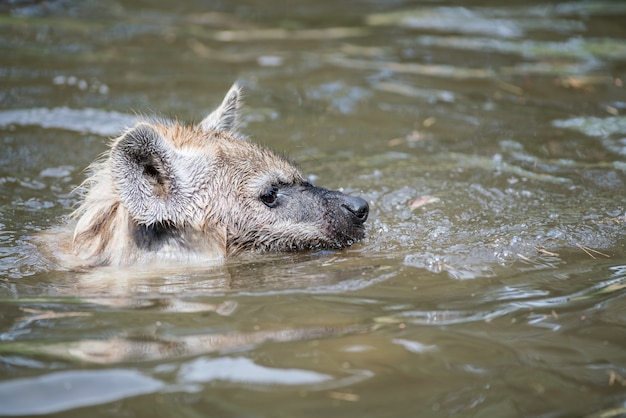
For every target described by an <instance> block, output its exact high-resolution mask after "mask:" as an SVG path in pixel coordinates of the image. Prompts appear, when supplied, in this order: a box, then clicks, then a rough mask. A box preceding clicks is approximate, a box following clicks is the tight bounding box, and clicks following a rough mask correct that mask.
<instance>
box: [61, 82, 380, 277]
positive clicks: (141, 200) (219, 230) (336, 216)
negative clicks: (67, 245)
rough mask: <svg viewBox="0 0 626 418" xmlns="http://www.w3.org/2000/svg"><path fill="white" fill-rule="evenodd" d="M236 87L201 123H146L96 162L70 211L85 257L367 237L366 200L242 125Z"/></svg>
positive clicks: (190, 254)
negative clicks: (320, 180)
mask: <svg viewBox="0 0 626 418" xmlns="http://www.w3.org/2000/svg"><path fill="white" fill-rule="evenodd" d="M239 96H240V91H239V89H238V87H237V86H236V85H235V86H233V87H232V88H231V89H230V91H229V92H228V94H227V95H226V97H225V98H224V101H223V102H222V104H221V105H220V106H219V107H218V108H217V109H216V110H215V111H214V112H213V113H211V114H210V115H209V116H207V117H206V118H205V119H204V120H203V121H202V122H201V123H200V124H198V125H197V126H183V125H181V124H179V123H178V122H143V123H139V124H138V125H136V126H135V127H133V128H131V129H129V130H127V131H126V132H125V133H124V134H123V135H122V136H121V137H119V138H117V139H115V140H114V141H113V143H112V145H111V149H110V151H109V152H108V153H107V154H106V155H105V157H104V159H103V160H102V161H101V162H99V163H95V164H94V166H93V175H92V177H91V178H90V179H88V180H87V182H86V185H85V200H84V202H83V203H82V205H81V206H80V207H79V209H78V210H77V211H76V212H75V214H74V216H75V217H76V218H77V219H78V221H77V224H76V229H75V231H74V240H73V249H74V253H75V254H76V255H78V256H79V257H80V258H81V259H82V260H84V261H85V263H86V264H89V265H103V264H118V265H120V264H131V263H134V262H140V261H150V260H168V259H179V260H197V259H204V258H223V257H226V256H230V255H234V254H237V253H240V252H244V251H281V250H296V249H316V248H343V247H346V246H349V245H351V244H352V243H354V242H356V241H358V240H359V239H361V238H363V235H364V226H363V224H364V222H365V220H366V219H367V215H368V205H367V202H366V201H365V200H363V199H360V198H358V197H352V196H348V195H345V194H343V193H341V192H338V191H333V190H327V189H323V188H320V187H316V186H314V185H312V184H311V183H309V182H308V181H307V179H306V178H305V177H304V176H303V175H302V174H301V173H300V171H299V170H298V169H297V168H296V167H295V166H294V165H293V164H291V163H290V162H289V161H287V160H286V159H285V158H283V157H281V156H279V155H276V154H274V153H272V152H270V151H268V150H267V149H264V148H262V147H260V146H258V145H256V144H253V143H250V142H248V141H247V140H246V139H245V138H243V137H242V136H241V135H239V134H238V133H237V131H236V129H235V128H236V122H237V111H238V107H239V103H240V102H239Z"/></svg>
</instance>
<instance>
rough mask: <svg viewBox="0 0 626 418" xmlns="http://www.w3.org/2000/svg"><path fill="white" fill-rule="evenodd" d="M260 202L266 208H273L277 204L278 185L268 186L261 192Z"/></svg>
mask: <svg viewBox="0 0 626 418" xmlns="http://www.w3.org/2000/svg"><path fill="white" fill-rule="evenodd" d="M261 202H263V203H264V204H265V206H267V207H268V208H275V207H276V206H278V187H276V186H270V187H268V188H267V189H265V190H264V191H263V193H262V194H261Z"/></svg>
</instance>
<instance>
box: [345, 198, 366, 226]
mask: <svg viewBox="0 0 626 418" xmlns="http://www.w3.org/2000/svg"><path fill="white" fill-rule="evenodd" d="M342 199H343V202H342V203H341V208H342V209H343V210H344V211H345V212H346V213H347V214H348V215H350V216H351V217H352V221H353V222H354V223H355V224H358V225H360V224H363V223H364V222H365V221H366V220H367V215H368V214H369V212H370V208H369V205H368V204H367V202H366V201H365V200H363V199H361V198H360V197H354V196H348V195H343V196H342Z"/></svg>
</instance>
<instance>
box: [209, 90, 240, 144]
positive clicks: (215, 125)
mask: <svg viewBox="0 0 626 418" xmlns="http://www.w3.org/2000/svg"><path fill="white" fill-rule="evenodd" d="M240 97H241V89H240V88H239V86H238V85H237V84H233V86H232V87H231V88H230V90H228V93H226V96H225V97H224V100H223V101H222V104H221V105H220V106H219V107H218V108H217V109H215V110H214V111H213V112H211V114H210V115H209V116H207V117H206V118H204V120H203V121H202V122H200V125H199V126H200V128H201V129H202V130H203V131H205V132H208V131H217V132H232V131H234V130H235V128H236V125H237V116H238V113H239V106H240V104H241V102H240V100H239V98H240Z"/></svg>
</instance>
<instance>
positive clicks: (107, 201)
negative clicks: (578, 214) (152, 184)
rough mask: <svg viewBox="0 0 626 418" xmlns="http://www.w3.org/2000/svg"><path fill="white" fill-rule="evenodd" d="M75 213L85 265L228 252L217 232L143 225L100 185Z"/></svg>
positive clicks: (76, 245)
mask: <svg viewBox="0 0 626 418" xmlns="http://www.w3.org/2000/svg"><path fill="white" fill-rule="evenodd" d="M98 189H100V190H98ZM74 217H75V218H76V219H77V222H76V227H75V230H74V237H73V242H72V248H73V252H74V254H75V255H76V256H77V257H78V258H79V259H80V260H81V263H83V265H84V266H85V267H93V266H103V265H114V266H115V265H117V266H123V265H129V264H137V263H155V262H156V263H158V262H171V261H185V262H189V261H204V260H219V259H222V258H223V256H224V253H225V248H224V244H222V243H223V242H224V239H222V238H220V234H219V233H217V232H216V231H205V230H202V229H200V228H194V227H191V226H186V227H176V226H173V225H167V224H165V225H161V224H159V225H151V226H146V225H140V224H138V223H137V222H136V221H135V220H133V219H132V217H131V216H130V214H129V212H128V210H127V209H126V208H125V207H124V205H123V204H122V203H121V202H120V201H119V200H118V199H116V198H115V197H114V195H113V194H110V193H107V190H106V189H105V188H102V187H98V185H94V188H93V189H92V190H90V191H89V193H88V194H87V196H86V197H85V200H84V202H83V204H82V205H81V206H80V207H79V208H78V209H77V210H76V212H75V213H74Z"/></svg>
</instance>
